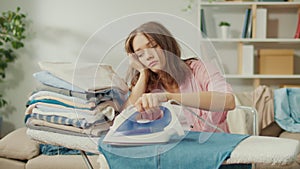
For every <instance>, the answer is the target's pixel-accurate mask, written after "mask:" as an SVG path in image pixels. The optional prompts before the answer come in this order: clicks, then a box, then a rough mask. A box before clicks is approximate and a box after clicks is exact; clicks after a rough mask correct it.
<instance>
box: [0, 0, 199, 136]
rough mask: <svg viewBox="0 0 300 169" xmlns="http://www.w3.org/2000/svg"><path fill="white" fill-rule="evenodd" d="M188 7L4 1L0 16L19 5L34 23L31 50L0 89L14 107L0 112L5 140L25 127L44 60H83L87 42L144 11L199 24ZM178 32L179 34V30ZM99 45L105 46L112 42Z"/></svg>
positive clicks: (178, 2) (181, 3)
mask: <svg viewBox="0 0 300 169" xmlns="http://www.w3.org/2000/svg"><path fill="white" fill-rule="evenodd" d="M187 4H188V0H163V1H162V0H152V1H148V0H119V1H117V0H89V1H83V0H64V1H61V0H28V1H17V0H0V12H2V11H7V10H14V9H16V7H17V6H20V7H21V11H22V12H24V13H26V14H27V16H28V19H29V20H30V28H29V31H28V39H27V42H26V44H25V45H26V46H25V48H24V49H22V50H21V51H19V58H18V59H17V61H16V62H15V63H13V64H11V65H9V66H10V67H9V69H8V75H7V79H6V81H5V83H3V84H0V90H1V91H3V92H4V97H5V98H6V99H7V101H8V102H9V106H7V107H6V108H5V109H4V110H1V112H2V113H4V115H5V116H4V125H3V126H2V135H4V134H6V133H8V132H9V131H12V130H13V129H15V128H19V127H22V126H24V111H25V109H26V107H25V104H26V102H27V99H28V96H29V95H30V92H31V91H33V89H34V88H35V80H34V79H33V77H32V74H33V73H34V72H36V71H39V70H40V69H39V67H38V64H37V63H38V62H39V61H74V60H76V59H78V56H80V57H81V58H84V57H86V56H83V55H82V51H84V49H83V47H84V46H85V44H86V42H88V44H91V43H90V41H87V40H88V39H89V38H90V37H91V36H92V35H93V34H94V33H95V32H97V31H98V32H99V29H100V28H103V27H104V26H105V25H107V24H108V23H110V22H112V21H114V20H117V19H118V18H121V17H124V16H127V15H132V14H135V13H139V12H163V13H168V14H172V15H176V16H178V17H181V18H183V19H186V20H187V21H189V22H192V23H194V24H196V23H197V12H196V9H195V8H193V9H192V10H191V11H189V12H183V11H182V9H183V8H185V7H186V6H187ZM127 26H128V27H126V28H125V27H124V30H123V27H120V28H114V29H115V30H123V32H126V33H129V31H128V30H129V28H131V27H136V26H138V25H134V22H133V23H132V25H130V24H129V25H127ZM182 26H184V25H182ZM171 31H172V30H171ZM174 31H178V32H180V28H177V29H175V30H174ZM182 33H183V34H184V32H182ZM98 36H99V34H98ZM93 40H99V39H97V38H96V39H95V38H94V39H93ZM98 42H99V43H103V44H105V43H108V42H109V40H108V39H104V40H103V39H102V40H101V41H98ZM82 49H83V50H82ZM122 49H123V44H117V45H116V47H115V48H114V50H113V51H114V52H117V53H119V54H120V53H121V54H122V52H123V51H122ZM114 52H112V53H113V54H112V55H111V56H109V57H107V58H109V59H107V58H106V60H107V61H108V62H109V61H110V62H111V63H118V62H119V60H118V59H120V58H118V57H113V55H114V54H115V53H114ZM83 53H84V52H83ZM86 59H87V60H89V59H90V58H86Z"/></svg>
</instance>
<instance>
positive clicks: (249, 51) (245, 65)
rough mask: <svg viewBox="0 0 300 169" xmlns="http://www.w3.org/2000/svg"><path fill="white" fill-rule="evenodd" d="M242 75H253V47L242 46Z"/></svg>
mask: <svg viewBox="0 0 300 169" xmlns="http://www.w3.org/2000/svg"><path fill="white" fill-rule="evenodd" d="M242 51H243V52H242V74H243V75H253V74H254V46H253V45H243V47H242Z"/></svg>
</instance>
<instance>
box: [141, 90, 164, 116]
mask: <svg viewBox="0 0 300 169" xmlns="http://www.w3.org/2000/svg"><path fill="white" fill-rule="evenodd" d="M166 101H168V99H167V96H166V94H165V93H147V94H143V95H142V96H141V97H140V98H139V99H138V100H137V101H136V103H135V107H136V108H137V110H138V111H139V112H140V113H141V118H142V119H149V120H155V119H158V118H160V117H161V115H162V112H161V110H160V108H159V106H160V104H161V103H162V102H166Z"/></svg>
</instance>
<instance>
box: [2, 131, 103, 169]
mask: <svg viewBox="0 0 300 169" xmlns="http://www.w3.org/2000/svg"><path fill="white" fill-rule="evenodd" d="M98 157H99V156H98V155H89V156H88V158H89V159H90V161H91V163H92V165H93V167H94V168H95V169H99V168H100V166H99V163H98V162H97V159H98ZM83 168H86V165H85V162H84V160H83V158H82V157H81V155H43V154H40V148H39V143H38V142H36V141H33V140H31V139H30V138H29V137H28V136H27V135H26V127H23V128H19V129H16V130H14V131H13V132H11V133H9V134H7V135H6V136H5V137H4V138H2V139H1V140H0V169H83Z"/></svg>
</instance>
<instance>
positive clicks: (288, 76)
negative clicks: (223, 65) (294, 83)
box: [225, 74, 300, 79]
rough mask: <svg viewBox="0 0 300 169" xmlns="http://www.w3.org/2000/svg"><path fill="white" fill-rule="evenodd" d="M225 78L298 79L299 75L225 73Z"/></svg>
mask: <svg viewBox="0 0 300 169" xmlns="http://www.w3.org/2000/svg"><path fill="white" fill-rule="evenodd" d="M225 78H229V79H300V75H258V74H256V75H237V74H227V75H225Z"/></svg>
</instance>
